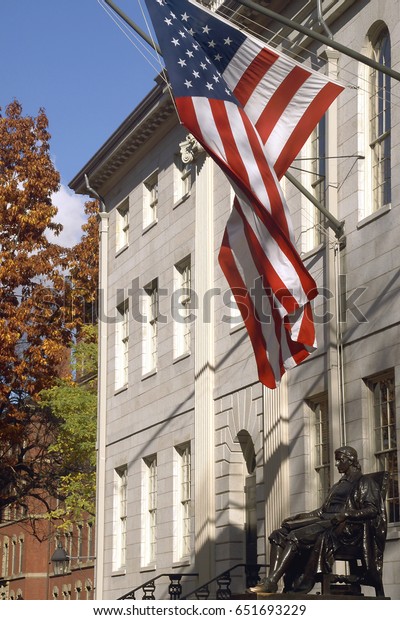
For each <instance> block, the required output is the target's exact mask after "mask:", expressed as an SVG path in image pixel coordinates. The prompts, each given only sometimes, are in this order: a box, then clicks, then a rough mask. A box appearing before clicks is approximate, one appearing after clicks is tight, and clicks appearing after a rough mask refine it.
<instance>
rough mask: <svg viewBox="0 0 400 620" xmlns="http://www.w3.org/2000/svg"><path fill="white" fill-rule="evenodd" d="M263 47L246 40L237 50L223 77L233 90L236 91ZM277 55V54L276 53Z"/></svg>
mask: <svg viewBox="0 0 400 620" xmlns="http://www.w3.org/2000/svg"><path fill="white" fill-rule="evenodd" d="M263 47H264V46H263V45H260V44H259V43H255V42H254V41H251V40H250V39H246V40H245V41H244V42H243V43H242V45H241V46H240V47H239V48H238V49H237V50H236V53H235V55H234V56H232V58H231V60H230V62H229V64H228V65H227V66H226V67H225V70H224V72H223V73H222V77H223V78H224V80H225V82H226V83H227V84H228V86H229V88H230V89H231V90H235V88H236V86H237V85H238V83H239V81H240V80H241V78H242V76H243V74H244V73H245V72H246V71H247V69H248V67H249V65H250V64H251V63H252V62H253V60H254V58H255V57H256V56H257V55H258V54H259V53H260V51H261V50H262V49H263ZM275 53H276V52H275Z"/></svg>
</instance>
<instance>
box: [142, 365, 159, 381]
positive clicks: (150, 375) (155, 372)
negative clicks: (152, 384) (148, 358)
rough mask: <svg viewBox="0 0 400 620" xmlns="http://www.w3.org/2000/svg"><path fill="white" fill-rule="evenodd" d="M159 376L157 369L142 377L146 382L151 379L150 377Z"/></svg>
mask: <svg viewBox="0 0 400 620" xmlns="http://www.w3.org/2000/svg"><path fill="white" fill-rule="evenodd" d="M156 374H157V368H153V370H149V372H146V373H145V374H144V375H142V381H146V379H150V377H154V375H156Z"/></svg>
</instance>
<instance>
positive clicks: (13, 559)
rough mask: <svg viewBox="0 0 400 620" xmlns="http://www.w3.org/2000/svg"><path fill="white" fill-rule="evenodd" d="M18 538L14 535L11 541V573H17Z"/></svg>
mask: <svg viewBox="0 0 400 620" xmlns="http://www.w3.org/2000/svg"><path fill="white" fill-rule="evenodd" d="M16 555H17V538H16V537H15V536H14V537H13V539H12V541H11V574H12V575H15V573H16Z"/></svg>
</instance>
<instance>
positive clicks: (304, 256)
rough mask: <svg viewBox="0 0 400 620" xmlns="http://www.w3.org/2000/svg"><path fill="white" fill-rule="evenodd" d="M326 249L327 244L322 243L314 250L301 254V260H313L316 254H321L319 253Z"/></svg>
mask: <svg viewBox="0 0 400 620" xmlns="http://www.w3.org/2000/svg"><path fill="white" fill-rule="evenodd" d="M324 247H325V243H320V244H318V245H316V246H315V248H312V249H311V250H308V251H307V252H302V253H301V254H300V258H301V260H302V261H305V260H308V259H309V258H312V257H313V256H315V255H316V254H319V252H320V251H321V250H323V249H324Z"/></svg>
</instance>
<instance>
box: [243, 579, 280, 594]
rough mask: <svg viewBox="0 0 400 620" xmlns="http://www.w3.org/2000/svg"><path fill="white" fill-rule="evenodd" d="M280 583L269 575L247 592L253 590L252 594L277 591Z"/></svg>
mask: <svg viewBox="0 0 400 620" xmlns="http://www.w3.org/2000/svg"><path fill="white" fill-rule="evenodd" d="M277 590H278V584H277V583H276V581H272V579H270V578H269V577H267V578H266V579H265V580H264V581H263V582H262V583H259V584H257V585H256V586H254V587H253V588H248V589H247V592H251V593H252V594H261V593H262V594H273V593H274V592H277Z"/></svg>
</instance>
